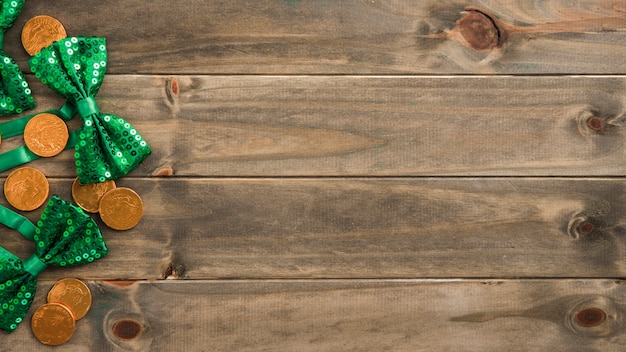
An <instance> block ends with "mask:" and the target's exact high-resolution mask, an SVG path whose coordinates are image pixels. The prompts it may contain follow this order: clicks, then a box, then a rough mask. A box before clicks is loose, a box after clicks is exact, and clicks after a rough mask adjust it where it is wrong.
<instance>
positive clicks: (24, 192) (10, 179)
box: [4, 167, 50, 211]
mask: <svg viewBox="0 0 626 352" xmlns="http://www.w3.org/2000/svg"><path fill="white" fill-rule="evenodd" d="M48 192H50V185H49V184H48V179H46V176H44V174H42V173H41V171H39V170H37V169H33V168H32V167H22V168H19V169H17V170H15V171H13V172H11V173H10V174H9V176H7V179H6V180H5V181H4V196H5V197H6V199H7V201H8V202H9V204H11V205H12V206H13V207H15V208H16V209H19V210H23V211H30V210H35V209H37V208H39V207H40V206H42V205H43V203H45V202H46V199H47V198H48Z"/></svg>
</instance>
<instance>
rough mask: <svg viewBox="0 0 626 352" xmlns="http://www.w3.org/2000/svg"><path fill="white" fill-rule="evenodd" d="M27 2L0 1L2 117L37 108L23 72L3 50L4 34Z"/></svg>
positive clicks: (0, 107) (0, 112)
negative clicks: (0, 14) (0, 12)
mask: <svg viewBox="0 0 626 352" xmlns="http://www.w3.org/2000/svg"><path fill="white" fill-rule="evenodd" d="M24 1H25V0H12V1H8V0H0V3H1V4H2V9H1V11H2V19H1V20H0V72H2V77H1V78H2V79H1V80H0V88H1V90H0V116H5V115H12V114H20V113H22V111H24V110H28V109H32V108H34V107H35V99H34V98H33V96H32V95H31V91H30V88H29V86H28V83H27V82H26V79H25V78H24V74H23V73H22V70H21V69H20V68H19V66H18V65H17V63H16V62H15V60H13V59H12V58H11V57H9V56H8V55H7V54H6V53H5V52H4V48H3V45H2V43H3V39H4V32H6V30H7V29H9V27H11V25H12V24H13V22H15V19H17V17H18V16H19V15H20V13H21V12H22V7H23V6H24Z"/></svg>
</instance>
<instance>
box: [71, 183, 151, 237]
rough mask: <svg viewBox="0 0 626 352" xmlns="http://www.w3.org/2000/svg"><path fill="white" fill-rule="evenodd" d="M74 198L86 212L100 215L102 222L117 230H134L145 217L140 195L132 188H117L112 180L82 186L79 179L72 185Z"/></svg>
mask: <svg viewBox="0 0 626 352" xmlns="http://www.w3.org/2000/svg"><path fill="white" fill-rule="evenodd" d="M72 198H73V199H74V202H76V204H78V206H79V207H81V208H83V209H84V210H85V211H87V212H90V213H100V218H101V219H102V222H104V223H105V224H106V225H107V226H108V227H110V228H112V229H115V230H121V231H123V230H129V229H131V228H133V227H134V226H135V225H137V224H138V223H139V220H141V216H142V215H143V202H142V201H141V197H139V194H137V192H135V191H133V190H132V189H130V188H126V187H116V186H115V181H112V180H110V181H105V182H100V183H90V184H86V185H81V184H80V182H79V181H78V177H77V178H76V179H75V180H74V183H73V184H72Z"/></svg>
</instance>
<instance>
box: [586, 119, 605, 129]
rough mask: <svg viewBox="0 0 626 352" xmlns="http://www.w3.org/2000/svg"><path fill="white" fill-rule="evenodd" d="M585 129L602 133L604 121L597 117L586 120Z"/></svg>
mask: <svg viewBox="0 0 626 352" xmlns="http://www.w3.org/2000/svg"><path fill="white" fill-rule="evenodd" d="M587 127H589V128H590V129H592V130H594V131H596V132H604V127H605V123H604V119H603V118H601V117H598V116H592V117H590V118H589V119H588V120H587Z"/></svg>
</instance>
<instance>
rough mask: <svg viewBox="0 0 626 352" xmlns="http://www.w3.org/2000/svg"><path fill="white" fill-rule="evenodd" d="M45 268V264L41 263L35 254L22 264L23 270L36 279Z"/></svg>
mask: <svg viewBox="0 0 626 352" xmlns="http://www.w3.org/2000/svg"><path fill="white" fill-rule="evenodd" d="M46 267H47V265H46V264H44V263H42V262H41V259H39V257H37V255H36V254H33V255H31V256H30V258H28V259H26V261H25V262H24V270H25V271H26V272H27V273H29V274H31V275H32V276H34V277H37V276H38V275H39V273H41V272H42V271H43V270H44V269H45V268H46Z"/></svg>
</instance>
